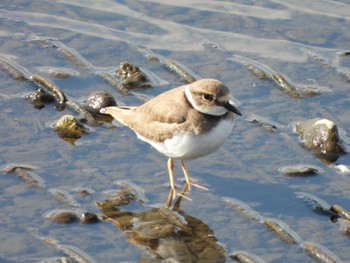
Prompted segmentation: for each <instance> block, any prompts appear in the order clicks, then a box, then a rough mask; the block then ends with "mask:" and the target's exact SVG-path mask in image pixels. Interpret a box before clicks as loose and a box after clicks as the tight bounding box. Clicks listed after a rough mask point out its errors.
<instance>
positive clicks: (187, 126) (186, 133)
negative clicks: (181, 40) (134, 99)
mask: <svg viewBox="0 0 350 263" xmlns="http://www.w3.org/2000/svg"><path fill="white" fill-rule="evenodd" d="M101 113H105V114H110V115H112V116H113V117H114V118H115V119H117V120H118V121H120V122H121V123H123V124H124V125H126V126H128V127H129V128H130V129H132V130H133V131H134V132H135V133H136V134H137V136H138V138H139V139H141V140H143V141H145V142H147V143H149V144H151V145H152V146H153V147H154V148H156V149H157V150H158V151H159V152H161V153H163V154H164V155H166V156H168V157H169V160H168V171H169V177H170V186H171V189H172V194H173V198H175V197H176V190H175V183H174V171H173V170H174V164H173V159H178V160H180V163H181V167H182V170H183V173H184V175H185V179H186V183H187V184H188V187H189V188H190V187H191V185H193V186H197V187H200V188H204V189H206V188H205V187H202V186H200V185H197V184H195V183H194V182H193V181H191V179H190V177H189V175H188V172H187V169H186V166H185V163H184V160H192V159H196V158H199V157H202V156H205V155H208V154H210V153H212V152H214V151H216V150H217V149H218V148H219V147H220V146H221V145H222V144H223V143H224V141H225V140H226V138H227V137H228V136H229V134H230V133H231V130H232V128H233V124H234V121H233V113H236V114H238V115H242V114H241V113H240V112H239V111H238V110H237V109H236V108H235V107H234V105H233V102H232V100H231V95H230V92H229V89H228V88H227V87H226V86H225V85H224V84H223V83H222V82H220V81H218V80H215V79H202V80H198V81H195V82H193V83H191V84H188V85H184V86H181V87H178V88H174V89H171V90H168V91H166V92H164V93H162V94H160V95H158V96H157V97H154V98H153V99H151V100H149V101H147V102H146V103H144V104H142V105H141V106H138V107H106V108H102V109H101Z"/></svg>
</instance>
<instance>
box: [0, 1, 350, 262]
mask: <svg viewBox="0 0 350 263" xmlns="http://www.w3.org/2000/svg"><path fill="white" fill-rule="evenodd" d="M219 3H220V4H222V6H221V5H219ZM271 3H272V2H262V3H261V4H260V5H250V4H248V3H241V4H236V3H229V2H218V3H214V4H212V5H209V4H208V3H207V4H197V5H194V3H192V2H191V1H189V2H188V3H183V4H182V5H180V4H179V5H177V6H174V5H171V4H169V5H165V4H162V3H161V2H160V1H140V2H124V3H117V2H113V3H109V2H102V3H100V4H98V3H96V4H94V5H92V4H91V3H90V4H91V5H90V6H89V3H83V2H82V3H68V2H66V1H57V2H50V3H41V4H38V3H35V2H25V1H17V2H15V3H13V1H11V3H10V2H7V1H5V2H3V3H1V6H0V22H1V24H2V26H1V28H2V34H1V42H2V43H3V44H2V45H1V47H0V53H1V54H0V68H1V70H0V80H1V82H0V108H1V119H2V121H3V125H1V127H0V134H1V138H0V147H1V155H0V166H1V184H0V187H1V190H0V192H1V197H0V207H1V212H0V219H1V221H2V224H1V226H0V230H1V240H0V241H1V242H0V243H1V245H0V261H1V262H28V261H30V262H67V261H68V262H116V261H118V262H130V261H131V262H161V261H162V260H171V259H173V260H177V261H179V262H230V261H238V262H245V261H244V260H250V261H251V262H281V261H284V262H310V261H315V262H341V261H344V262H346V261H347V259H348V258H349V257H350V255H349V252H348V249H347V248H348V245H349V222H348V221H349V212H348V211H349V210H350V206H349V193H350V192H349V167H350V164H349V161H350V160H349V155H348V143H349V140H348V135H347V133H348V129H349V128H348V127H349V125H350V117H349V115H348V113H349V109H350V101H349V100H350V96H349V92H348V90H349V85H350V82H349V72H350V57H349V51H348V50H347V48H348V46H347V45H348V43H349V38H350V33H349V32H348V30H347V28H349V25H348V24H349V15H348V14H347V13H346V12H344V10H346V8H349V6H348V5H346V4H345V3H344V4H343V3H341V2H337V3H334V5H328V4H327V3H326V2H325V3H322V4H320V5H319V6H317V7H310V6H308V4H307V3H303V4H301V3H298V2H296V1H295V2H294V1H292V2H290V3H289V4H285V3H280V1H273V3H274V8H271V5H269V4H271ZM107 6H109V8H107ZM222 7H225V8H224V9H225V10H223V8H222ZM111 10H112V11H111ZM311 11H312V12H311ZM48 18H50V19H48ZM321 18H322V19H321ZM320 19H321V20H322V21H323V22H322V23H327V29H323V28H320V26H319V25H320ZM207 77H212V78H217V79H219V80H221V81H223V82H224V83H225V84H226V85H227V86H229V88H230V91H231V93H232V94H234V96H235V98H236V99H237V100H238V101H239V103H241V105H240V106H239V108H240V110H242V112H243V113H244V115H243V118H241V119H238V120H237V121H236V126H235V128H234V131H233V133H232V134H231V136H230V137H229V139H228V140H227V142H226V143H225V145H224V146H223V147H222V148H221V149H219V150H218V151H217V152H216V153H214V154H212V155H210V156H207V157H204V158H201V159H198V160H194V161H192V162H189V163H188V164H187V165H188V170H189V171H190V174H191V177H193V178H195V179H196V181H198V183H200V184H201V185H204V186H206V187H208V188H209V191H203V190H199V189H192V191H191V192H186V195H187V196H188V197H190V198H191V199H192V201H189V200H186V199H184V198H183V199H182V200H181V199H180V200H178V202H173V204H172V205H171V206H170V207H169V208H165V203H166V201H167V197H168V192H169V185H167V182H168V175H167V173H166V166H165V157H164V156H161V155H160V154H159V153H157V152H156V151H155V150H154V149H152V148H150V147H149V146H148V145H145V144H144V143H142V142H141V141H139V140H137V138H136V136H134V134H133V133H132V132H130V131H129V130H127V129H126V128H123V127H121V126H120V125H119V124H117V123H115V122H111V120H108V119H105V118H102V117H101V116H99V115H98V114H96V109H98V107H100V105H102V104H100V103H104V102H106V100H107V102H106V103H116V104H118V105H139V104H141V103H143V102H144V101H146V100H147V99H149V98H151V97H153V96H156V95H157V94H159V93H161V92H163V91H165V90H168V89H170V88H173V87H176V86H179V85H182V84H184V83H190V82H193V81H194V80H195V79H199V78H207ZM96 92H107V93H108V94H109V95H111V96H112V97H113V99H114V101H113V100H112V99H111V98H110V97H109V96H107V95H106V93H98V94H97V93H96ZM65 116H69V117H65ZM62 118H63V119H62ZM60 123H61V124H62V123H63V128H62V129H61V130H60V129H59V128H58V127H57V126H61V125H58V124H60ZM320 124H321V126H318V125H320ZM333 124H334V125H335V126H333ZM322 125H323V126H322ZM298 127H299V128H298ZM315 127H316V128H315ZM334 127H336V128H334ZM313 128H315V129H313ZM326 128H329V129H328V130H325V129H326ZM327 131H329V132H330V133H327ZM313 132H315V133H313ZM310 134H311V135H310ZM327 134H328V135H327ZM331 137H332V138H336V140H334V142H335V144H333V145H335V146H334V147H328V146H327V145H328V144H327V145H326V144H325V142H328V138H331ZM308 142H311V143H308ZM325 145H326V146H325ZM180 175H181V169H180V167H176V169H175V176H176V179H178V180H177V181H176V185H177V187H178V189H179V190H181V188H182V187H183V185H184V181H183V180H182V178H181V176H180ZM175 201H176V200H175ZM64 260H66V261H64ZM248 262H249V261H248Z"/></svg>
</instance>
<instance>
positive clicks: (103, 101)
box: [84, 91, 117, 114]
mask: <svg viewBox="0 0 350 263" xmlns="http://www.w3.org/2000/svg"><path fill="white" fill-rule="evenodd" d="M108 106H117V102H116V101H115V99H114V98H113V96H112V95H111V94H110V93H108V92H107V91H94V92H92V93H91V94H90V95H89V97H88V99H87V100H86V102H85V103H84V108H85V109H86V110H87V111H89V112H91V113H93V114H97V113H99V112H100V109H102V108H105V107H108Z"/></svg>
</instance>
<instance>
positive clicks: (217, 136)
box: [137, 120, 234, 160]
mask: <svg viewBox="0 0 350 263" xmlns="http://www.w3.org/2000/svg"><path fill="white" fill-rule="evenodd" d="M233 124H234V122H233V121H232V120H225V121H221V122H220V123H219V124H218V125H217V126H216V127H215V128H213V129H212V130H211V131H210V132H208V133H205V134H193V133H186V132H178V133H177V134H176V135H174V136H173V137H172V138H171V139H166V140H165V141H164V142H155V141H152V140H149V139H147V138H145V137H143V136H141V135H139V134H137V135H138V137H139V138H140V139H141V140H143V141H145V142H148V143H149V144H151V145H152V146H153V147H154V148H156V149H157V150H158V151H159V152H161V153H163V154H164V155H166V156H168V157H170V158H174V159H181V160H191V159H196V158H199V157H202V156H205V155H208V154H210V153H212V152H214V151H215V150H217V149H218V148H219V147H220V146H221V145H222V144H223V143H224V141H225V140H226V139H227V137H228V136H229V134H230V133H231V131H232V128H233Z"/></svg>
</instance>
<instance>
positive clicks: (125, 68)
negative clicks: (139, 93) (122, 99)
mask: <svg viewBox="0 0 350 263" xmlns="http://www.w3.org/2000/svg"><path fill="white" fill-rule="evenodd" d="M117 75H118V76H119V77H120V78H121V80H122V85H123V87H124V88H126V89H128V90H132V89H145V88H151V87H152V86H151V84H150V81H149V79H148V78H147V76H146V75H145V73H143V72H142V71H141V69H140V68H139V67H138V66H136V65H134V64H131V63H128V62H122V63H120V65H119V67H118V70H117Z"/></svg>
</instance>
